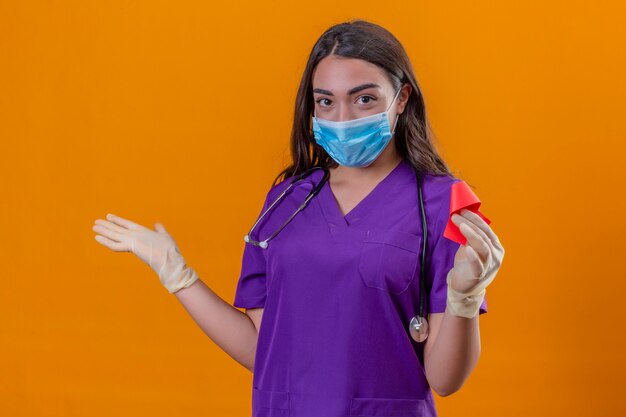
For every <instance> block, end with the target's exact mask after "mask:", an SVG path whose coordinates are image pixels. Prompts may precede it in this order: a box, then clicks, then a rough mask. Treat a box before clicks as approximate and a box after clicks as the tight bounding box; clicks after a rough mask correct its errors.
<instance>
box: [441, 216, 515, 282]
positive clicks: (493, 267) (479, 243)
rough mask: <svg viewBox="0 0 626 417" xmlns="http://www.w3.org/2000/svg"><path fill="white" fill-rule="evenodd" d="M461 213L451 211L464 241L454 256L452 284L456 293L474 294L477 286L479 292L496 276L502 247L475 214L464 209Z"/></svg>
mask: <svg viewBox="0 0 626 417" xmlns="http://www.w3.org/2000/svg"><path fill="white" fill-rule="evenodd" d="M461 214H462V216H459V215H458V214H456V213H455V214H453V215H452V218H451V220H452V222H453V223H454V224H456V225H457V226H459V230H460V231H461V233H463V236H465V238H466V239H467V242H466V243H465V245H461V246H460V247H459V249H458V250H457V252H456V254H455V256H454V267H453V268H452V270H451V271H450V273H451V274H452V276H451V277H450V279H451V285H452V288H453V289H454V290H455V291H457V292H459V293H470V292H471V293H475V292H476V291H475V290H476V289H478V286H479V287H480V289H479V290H478V291H482V290H483V289H484V288H486V287H487V286H488V285H489V284H490V283H491V281H493V279H494V278H495V276H496V273H497V271H498V269H499V268H500V265H501V264H502V258H504V248H503V247H502V245H501V244H500V240H499V239H498V236H496V234H495V233H494V232H493V230H491V228H490V227H489V225H488V224H487V222H485V221H484V220H483V219H482V218H481V217H480V216H479V215H478V214H476V213H474V212H471V211H469V210H467V209H463V210H461Z"/></svg>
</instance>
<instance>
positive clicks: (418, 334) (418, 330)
mask: <svg viewBox="0 0 626 417" xmlns="http://www.w3.org/2000/svg"><path fill="white" fill-rule="evenodd" d="M318 169H323V170H324V176H323V177H322V180H321V181H320V182H319V183H318V184H317V185H316V186H315V187H314V188H313V189H312V190H311V191H309V194H308V195H307V196H306V198H305V200H304V202H303V203H302V204H301V205H300V207H298V209H297V210H296V211H295V212H294V213H293V214H292V215H291V216H290V217H289V218H288V219H287V220H286V221H285V222H284V223H283V224H282V226H280V228H278V230H276V231H275V232H274V233H272V234H271V235H270V236H269V237H267V238H266V239H265V240H261V241H258V240H254V239H252V237H251V236H252V231H253V230H254V228H255V227H256V226H257V224H259V222H260V221H261V220H262V219H263V217H265V215H266V214H267V213H268V212H269V211H270V210H271V209H272V207H274V206H275V205H276V204H277V203H278V202H279V201H280V200H282V199H283V198H284V196H285V195H286V194H287V192H288V191H289V190H290V189H291V188H292V187H293V186H294V185H297V184H298V183H300V182H302V181H304V180H305V179H306V178H307V177H308V176H309V175H311V174H312V173H313V172H315V171H316V170H318ZM414 171H415V178H416V179H417V195H418V197H419V203H420V220H421V222H422V232H423V239H422V250H421V256H420V300H419V309H418V313H417V315H415V316H413V318H412V319H411V322H410V323H409V334H410V335H411V338H413V340H415V341H416V342H418V343H421V342H423V341H424V340H426V338H427V337H428V321H427V320H426V317H425V312H426V303H427V302H428V299H427V298H426V278H425V273H426V268H424V267H423V266H424V265H426V238H427V235H428V230H427V225H426V212H425V211H424V199H423V197H422V183H421V178H420V175H419V174H418V172H417V170H416V169H414ZM329 177H330V171H329V170H328V169H326V168H324V167H313V168H311V169H309V170H307V171H304V172H303V173H301V174H300V175H297V176H295V177H294V178H293V179H292V180H291V183H290V184H289V185H288V186H287V188H285V189H284V190H283V192H282V193H280V195H279V196H278V197H276V199H275V200H274V202H273V203H272V204H270V206H269V207H268V208H267V209H265V211H264V212H263V213H261V215H260V216H259V218H258V219H257V221H256V222H255V223H254V224H253V225H252V227H251V228H250V231H249V232H248V234H246V235H245V236H244V237H243V240H244V241H246V243H250V244H252V245H254V246H259V247H261V248H263V249H267V247H268V243H269V241H270V240H272V239H273V238H274V237H276V235H277V234H278V233H279V232H280V231H281V230H283V228H284V227H285V226H287V224H288V223H289V222H290V221H291V220H292V219H293V218H294V217H295V216H296V214H298V213H300V212H301V211H302V210H304V208H305V207H306V206H307V205H308V204H309V201H311V199H312V198H313V197H315V196H316V195H317V194H318V193H319V192H320V190H321V189H322V187H323V186H324V184H325V183H326V182H327V181H328V178H329Z"/></svg>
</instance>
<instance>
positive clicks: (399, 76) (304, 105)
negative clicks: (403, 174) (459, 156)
mask: <svg viewBox="0 0 626 417" xmlns="http://www.w3.org/2000/svg"><path fill="white" fill-rule="evenodd" d="M331 54H333V55H337V56H341V57H346V58H358V59H363V60H365V61H368V62H371V63H372V64H375V65H377V66H378V67H380V68H382V69H383V70H384V71H385V73H386V75H387V76H388V78H389V80H390V82H391V84H392V85H393V88H394V91H397V90H398V89H399V88H400V87H401V86H402V85H404V84H405V83H409V84H411V87H412V89H411V94H410V96H409V99H408V102H407V104H406V107H405V109H404V111H403V112H402V114H401V115H400V116H399V117H398V122H397V127H396V129H395V143H396V148H397V150H398V153H399V154H400V155H401V156H402V157H403V158H404V159H406V160H407V161H408V162H409V163H410V164H411V165H412V166H413V167H414V168H415V169H417V170H418V172H420V173H430V174H434V175H446V174H447V175H451V172H450V170H449V168H448V166H447V165H446V163H445V162H444V161H443V159H442V158H441V156H440V155H439V153H438V152H437V150H436V149H435V146H434V134H433V132H432V129H431V126H430V123H429V121H428V119H427V117H426V108H425V105H424V98H423V97H422V92H421V90H420V88H419V85H418V84H417V80H416V78H415V74H414V72H413V68H412V65H411V61H410V60H409V57H408V56H407V54H406V51H405V50H404V47H403V46H402V44H400V42H399V41H398V40H397V39H396V38H395V37H394V36H393V35H392V34H391V33H390V32H389V31H388V30H386V29H384V28H383V27H381V26H379V25H377V24H374V23H371V22H368V21H365V20H361V19H353V20H350V21H348V22H344V23H339V24H336V25H333V26H331V27H330V28H329V29H327V30H326V31H325V32H324V33H323V34H322V36H320V38H319V39H318V40H317V42H316V43H315V45H314V46H313V50H312V51H311V54H310V55H309V59H308V62H307V64H306V68H305V69H304V73H303V74H302V79H301V80H300V86H299V88H298V94H297V96H296V103H295V108H294V118H293V127H292V130H291V158H292V161H291V165H289V166H288V167H287V168H285V169H284V170H282V171H281V172H280V173H279V174H278V176H277V177H276V178H275V179H274V183H273V184H274V185H276V184H277V183H278V182H279V181H281V180H283V179H285V178H288V177H291V176H293V175H297V174H300V173H302V172H304V171H306V170H308V169H311V168H313V167H325V168H334V167H336V166H337V165H338V163H337V162H336V161H335V160H333V159H332V158H331V157H330V155H328V153H327V152H326V151H325V150H324V148H322V147H321V146H320V145H318V144H317V143H316V141H315V138H314V135H313V132H312V125H311V118H312V116H313V110H314V102H313V91H312V90H313V88H312V80H313V71H314V69H315V67H316V66H317V64H318V63H319V62H320V61H321V60H322V59H323V58H325V57H327V56H329V55H331Z"/></svg>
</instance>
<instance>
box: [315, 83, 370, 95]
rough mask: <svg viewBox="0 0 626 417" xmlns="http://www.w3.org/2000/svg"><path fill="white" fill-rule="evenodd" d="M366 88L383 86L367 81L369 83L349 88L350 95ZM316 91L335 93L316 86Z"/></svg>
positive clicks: (328, 93)
mask: <svg viewBox="0 0 626 417" xmlns="http://www.w3.org/2000/svg"><path fill="white" fill-rule="evenodd" d="M366 88H381V87H380V85H378V84H375V83H367V84H361V85H359V86H357V87H354V88H351V89H350V90H348V95H352V94H354V93H358V92H359V91H361V90H365V89H366ZM313 92H314V93H320V94H326V95H329V96H332V95H334V94H333V93H332V92H330V91H328V90H323V89H321V88H315V89H313Z"/></svg>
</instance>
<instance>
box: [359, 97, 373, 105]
mask: <svg viewBox="0 0 626 417" xmlns="http://www.w3.org/2000/svg"><path fill="white" fill-rule="evenodd" d="M359 98H363V99H366V100H367V101H365V102H361V103H363V104H370V101H369V99H372V100H376V98H375V97H372V96H359ZM357 100H358V99H357Z"/></svg>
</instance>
